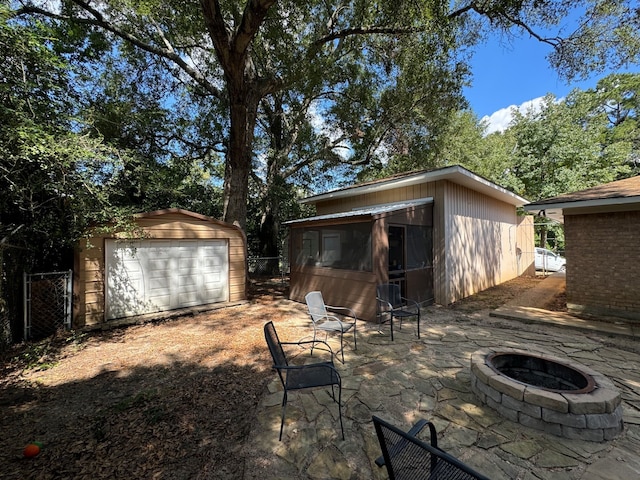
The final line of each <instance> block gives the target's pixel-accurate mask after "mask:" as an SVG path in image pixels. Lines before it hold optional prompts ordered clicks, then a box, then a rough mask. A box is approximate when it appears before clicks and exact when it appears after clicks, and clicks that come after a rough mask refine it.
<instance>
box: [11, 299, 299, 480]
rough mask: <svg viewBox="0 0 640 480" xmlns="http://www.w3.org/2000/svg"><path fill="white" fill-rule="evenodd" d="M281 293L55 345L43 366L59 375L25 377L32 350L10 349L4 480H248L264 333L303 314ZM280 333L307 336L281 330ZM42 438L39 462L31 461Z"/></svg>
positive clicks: (267, 373) (266, 367)
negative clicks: (245, 454)
mask: <svg viewBox="0 0 640 480" xmlns="http://www.w3.org/2000/svg"><path fill="white" fill-rule="evenodd" d="M282 293H283V292H282V291H277V290H274V291H272V292H268V291H267V292H260V294H259V296H258V297H256V298H254V299H253V301H252V302H251V304H250V305H245V306H241V307H233V308H228V309H223V310H218V311H215V312H211V313H205V314H199V315H197V316H192V317H182V318H180V319H177V320H173V321H167V322H164V323H156V324H146V325H141V326H135V327H129V328H126V329H120V330H116V331H111V332H105V333H99V334H92V335H90V336H86V337H82V338H77V337H74V338H70V337H68V336H67V337H58V338H56V339H54V340H49V342H50V345H49V348H48V349H47V350H48V353H45V354H44V355H42V356H41V358H40V359H39V362H38V364H39V365H52V364H53V365H54V366H53V367H52V368H48V369H46V370H37V369H33V368H30V369H21V368H18V367H20V366H22V367H24V366H25V359H26V358H28V357H29V355H27V354H26V352H27V350H25V349H28V348H29V346H22V352H20V351H19V350H16V351H14V352H13V360H12V361H11V362H9V363H6V364H5V365H4V368H3V370H2V376H1V378H0V386H2V392H1V393H0V408H1V409H2V420H1V421H0V427H1V431H2V435H1V436H0V469H1V471H2V477H3V478H4V479H24V478H33V479H52V478H76V479H84V478H86V479H89V478H91V479H94V478H162V479H198V478H242V470H243V465H244V461H243V458H242V456H241V455H240V453H239V451H240V448H241V446H242V443H243V440H244V438H245V437H246V435H247V434H248V431H249V429H250V427H251V423H252V420H253V417H254V411H255V407H256V404H257V402H258V399H259V398H260V396H261V395H262V394H263V393H264V390H265V386H266V384H267V382H268V381H270V380H271V379H272V378H273V371H272V370H271V369H270V364H271V360H270V359H269V358H268V352H267V350H266V345H265V342H264V336H263V333H262V326H263V324H264V323H265V321H267V320H269V319H272V320H274V321H276V322H278V321H279V320H285V318H284V317H287V316H289V315H296V314H297V313H299V312H300V311H302V310H301V307H302V306H300V305H299V304H294V303H292V302H286V301H284V300H283V296H282ZM279 333H280V335H281V336H282V337H283V339H284V338H286V337H287V335H295V334H299V332H291V331H289V329H288V328H286V327H284V326H283V327H282V328H281V327H279ZM289 338H294V337H289ZM31 347H33V346H31ZM20 363H22V365H19V364H20ZM34 440H39V441H41V442H42V443H43V444H44V446H43V450H42V452H41V453H40V455H39V456H37V457H36V458H34V459H25V458H23V456H22V449H23V447H24V446H25V445H26V444H27V443H28V442H30V441H34Z"/></svg>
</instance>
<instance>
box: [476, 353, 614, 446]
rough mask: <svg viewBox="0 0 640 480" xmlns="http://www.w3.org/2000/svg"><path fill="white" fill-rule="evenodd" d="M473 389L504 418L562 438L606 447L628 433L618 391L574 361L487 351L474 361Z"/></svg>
mask: <svg viewBox="0 0 640 480" xmlns="http://www.w3.org/2000/svg"><path fill="white" fill-rule="evenodd" d="M471 388H472V390H473V392H474V393H475V394H476V396H477V397H478V399H479V400H480V401H481V402H482V403H484V404H485V405H487V406H489V407H491V408H493V409H494V410H496V411H497V412H498V413H499V414H500V415H502V416H503V417H505V418H507V419H509V420H512V421H514V422H518V423H520V424H522V425H525V426H527V427H532V428H536V429H538V430H543V431H545V432H547V433H551V434H553V435H557V436H560V437H565V438H571V439H580V440H588V441H593V442H601V441H603V440H610V439H612V438H614V437H615V436H617V435H618V434H619V433H621V432H622V430H623V423H622V405H621V395H620V392H619V391H618V389H617V388H616V387H615V385H614V384H613V383H612V382H611V381H610V380H609V379H608V378H607V377H605V376H604V375H602V374H600V373H598V372H596V371H594V370H592V369H590V368H588V367H586V366H584V365H581V364H579V363H577V362H574V361H572V360H566V359H560V358H558V357H554V356H551V355H547V354H544V353H539V352H536V353H532V352H528V351H524V350H518V349H511V348H504V349H499V350H497V349H496V350H493V349H488V348H485V349H482V350H478V351H476V352H474V353H473V354H472V355H471Z"/></svg>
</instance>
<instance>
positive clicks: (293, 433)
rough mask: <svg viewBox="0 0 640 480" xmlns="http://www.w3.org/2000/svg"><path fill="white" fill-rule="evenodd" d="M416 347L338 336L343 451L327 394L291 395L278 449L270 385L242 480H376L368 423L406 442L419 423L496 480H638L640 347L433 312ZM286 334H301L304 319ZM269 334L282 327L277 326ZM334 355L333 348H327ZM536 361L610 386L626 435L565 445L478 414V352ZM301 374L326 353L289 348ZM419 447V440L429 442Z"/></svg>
mask: <svg viewBox="0 0 640 480" xmlns="http://www.w3.org/2000/svg"><path fill="white" fill-rule="evenodd" d="M423 319H424V322H423V323H422V328H421V339H419V340H418V338H417V337H416V335H415V324H412V323H411V322H405V324H404V326H403V329H402V331H397V333H394V336H395V341H393V342H392V341H391V339H390V337H389V335H388V326H386V327H385V329H384V333H382V334H381V333H379V332H378V331H377V328H375V326H374V325H371V324H365V323H364V322H361V323H359V326H358V328H359V330H358V350H357V351H354V350H353V339H352V337H350V336H349V337H347V336H345V341H346V346H345V363H344V364H342V363H340V362H339V361H336V366H337V369H338V370H339V372H340V374H341V376H342V382H343V392H342V402H343V415H344V427H345V440H344V441H343V440H342V438H341V435H340V425H339V422H338V410H337V405H336V404H335V403H334V402H333V401H332V399H331V398H330V396H329V395H328V394H327V391H326V390H324V389H316V390H314V391H313V392H305V393H293V394H290V397H289V402H288V405H287V412H286V419H285V429H284V433H283V438H282V441H281V442H279V441H278V431H279V428H280V413H281V401H282V388H281V386H280V384H279V380H278V379H277V376H276V375H275V373H274V378H273V382H271V383H270V385H269V390H268V392H266V394H265V395H264V397H263V399H262V401H261V403H260V405H259V408H258V414H257V418H256V421H255V425H254V428H253V430H252V433H251V435H250V439H249V441H248V442H247V445H246V454H247V458H248V460H247V464H246V470H245V477H244V478H247V479H276V478H278V479H284V478H300V479H344V480H348V479H369V478H371V479H382V478H386V471H385V470H384V469H379V468H378V467H377V466H376V465H375V463H374V460H375V459H376V458H377V457H378V456H379V455H380V448H379V444H378V441H377V438H376V436H375V431H374V428H373V424H372V423H371V416H372V415H377V416H379V417H381V418H383V419H385V420H387V421H389V422H391V423H393V424H395V425H398V426H399V427H401V428H404V429H406V430H408V429H409V428H410V427H411V425H412V424H413V423H414V422H416V421H417V420H418V419H420V418H426V419H428V420H431V421H432V422H433V423H434V424H435V426H436V428H437V430H438V441H439V446H440V447H441V448H442V449H444V450H445V451H447V452H448V453H450V454H452V455H454V456H456V457H458V458H460V459H461V460H462V461H463V462H465V463H467V464H469V465H470V466H472V467H473V468H475V469H476V470H478V471H479V472H482V473H484V474H485V475H486V476H488V477H489V478H492V479H495V480H502V479H505V480H506V479H522V480H535V479H540V480H547V479H553V480H564V479H567V480H569V479H571V480H578V479H579V480H599V479H608V480H612V479H621V480H622V479H625V480H626V479H634V478H640V454H639V452H640V340H638V339H634V338H630V337H620V336H615V335H612V334H610V333H607V332H604V333H603V332H599V331H593V330H592V331H588V332H585V331H578V330H572V329H568V328H563V327H562V326H554V325H539V324H523V323H520V322H518V321H516V320H506V319H496V318H492V317H489V315H488V314H462V313H458V312H452V311H450V310H447V309H442V308H438V307H429V308H426V309H424V311H423ZM288 322H291V323H292V324H295V325H296V326H299V329H300V338H286V339H285V338H281V340H283V341H295V340H299V339H301V338H302V337H304V336H305V335H308V333H309V331H308V330H309V328H310V327H309V324H308V321H307V319H306V316H305V315H304V311H303V308H302V307H301V308H300V315H299V316H295V315H294V316H292V318H291V319H290V320H288ZM276 328H278V325H277V324H276ZM330 343H331V344H332V346H336V345H337V343H336V342H335V340H334V339H330ZM505 346H510V347H515V348H520V349H535V350H542V351H544V352H546V353H548V354H550V355H554V356H559V357H563V358H568V359H571V360H573V361H576V362H578V363H581V364H583V365H586V366H588V367H590V368H592V369H594V370H596V371H597V372H599V373H602V374H604V375H606V376H607V377H608V378H609V379H610V380H611V381H612V382H613V383H614V384H615V385H616V387H617V388H618V389H620V391H621V392H622V398H623V420H624V424H625V428H624V431H623V432H622V434H620V435H619V436H618V437H616V438H615V439H613V440H610V441H606V442H602V443H594V442H588V441H582V440H569V439H564V438H559V437H556V436H553V435H551V434H546V433H544V432H540V431H538V430H533V429H530V428H527V427H525V426H523V425H520V424H518V423H514V422H511V421H509V420H507V419H505V418H502V417H501V416H499V415H498V414H497V413H496V412H495V411H494V410H492V409H491V408H489V407H487V406H484V405H482V404H481V403H480V402H479V401H478V400H477V399H476V397H475V395H474V394H473V392H472V391H471V387H470V373H469V368H470V367H469V365H470V358H471V354H472V353H473V352H474V351H476V350H479V349H481V348H485V347H505ZM293 348H294V350H293V351H292V352H291V353H292V354H294V355H295V360H296V362H295V363H297V362H308V361H318V360H321V359H325V358H326V357H327V355H323V354H325V352H320V351H317V350H316V351H314V356H313V357H310V356H309V352H308V350H302V349H301V348H298V347H293ZM425 438H426V437H425Z"/></svg>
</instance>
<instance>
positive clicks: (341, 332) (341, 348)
mask: <svg viewBox="0 0 640 480" xmlns="http://www.w3.org/2000/svg"><path fill="white" fill-rule="evenodd" d="M342 337H344V330H342V329H340V351H341V353H342V363H343V364H344V344H343V343H342Z"/></svg>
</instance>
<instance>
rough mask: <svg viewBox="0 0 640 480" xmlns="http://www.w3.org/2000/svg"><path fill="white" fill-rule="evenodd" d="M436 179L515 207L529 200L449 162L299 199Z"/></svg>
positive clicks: (352, 193)
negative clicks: (432, 167) (447, 165)
mask: <svg viewBox="0 0 640 480" xmlns="http://www.w3.org/2000/svg"><path fill="white" fill-rule="evenodd" d="M439 180H449V181H450V182H453V183H456V184H458V185H462V186H464V187H467V188H469V189H471V190H475V191H477V192H480V193H483V194H485V195H487V196H489V197H492V198H495V199H497V200H501V201H503V202H505V203H508V204H510V205H514V206H516V207H520V206H522V205H524V204H526V203H529V200H527V199H526V198H523V197H521V196H519V195H516V194H515V193H513V192H510V191H509V190H507V189H506V188H503V187H501V186H499V185H496V184H495V183H493V182H490V181H489V180H487V179H485V178H483V177H481V176H479V175H476V174H475V173H473V172H471V171H469V170H467V169H466V168H463V167H461V166H460V165H453V166H450V167H444V168H440V169H437V170H429V171H420V172H409V173H405V174H401V175H396V176H394V177H391V178H385V179H381V180H375V181H372V182H366V183H362V184H357V185H352V186H350V187H346V188H341V189H338V190H332V191H330V192H327V193H322V194H319V195H313V196H311V197H307V198H303V199H302V200H300V203H311V204H316V203H319V202H322V201H326V200H334V199H340V198H348V197H353V196H356V195H363V194H366V193H372V192H381V191H384V190H391V189H395V188H402V187H409V186H412V185H418V184H421V183H427V182H437V181H439Z"/></svg>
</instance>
